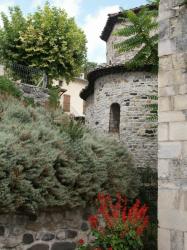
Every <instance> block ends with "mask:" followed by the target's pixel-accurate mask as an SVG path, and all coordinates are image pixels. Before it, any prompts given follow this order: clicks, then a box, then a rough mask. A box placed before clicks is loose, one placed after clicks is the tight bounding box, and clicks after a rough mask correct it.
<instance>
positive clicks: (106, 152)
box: [0, 96, 139, 213]
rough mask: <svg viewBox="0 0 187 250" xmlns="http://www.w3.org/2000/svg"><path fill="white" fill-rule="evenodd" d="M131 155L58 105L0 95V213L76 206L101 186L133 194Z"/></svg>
mask: <svg viewBox="0 0 187 250" xmlns="http://www.w3.org/2000/svg"><path fill="white" fill-rule="evenodd" d="M138 187H139V181H138V178H137V174H136V171H135V169H134V167H133V164H132V160H131V157H130V156H129V154H128V153H127V151H126V149H125V148H124V147H123V146H121V145H120V144H118V143H117V142H113V141H110V140H109V139H103V138H100V137H97V136H95V135H93V134H92V133H91V132H89V131H88V130H87V129H85V128H84V127H83V126H82V125H79V124H77V123H73V122H72V121H70V120H69V118H68V117H67V116H65V115H62V114H61V111H60V110H56V111H53V112H49V111H47V110H46V109H44V108H42V107H35V108H33V107H31V106H24V105H23V104H22V103H21V102H20V101H19V100H16V99H13V98H10V97H8V99H7V97H6V98H5V97H3V96H1V97H0V212H12V213H15V212H20V211H21V212H27V213H36V212H37V211H38V210H39V209H45V208H47V207H54V206H55V207H58V206H60V207H69V208H73V207H77V206H85V205H86V204H87V203H89V202H91V201H92V200H93V199H94V197H95V196H96V194H97V193H98V192H101V191H107V192H110V193H115V192H121V193H123V194H126V195H127V196H129V197H134V196H135V195H136V194H137V191H138Z"/></svg>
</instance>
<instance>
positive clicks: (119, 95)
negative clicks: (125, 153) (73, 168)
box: [85, 72, 157, 168]
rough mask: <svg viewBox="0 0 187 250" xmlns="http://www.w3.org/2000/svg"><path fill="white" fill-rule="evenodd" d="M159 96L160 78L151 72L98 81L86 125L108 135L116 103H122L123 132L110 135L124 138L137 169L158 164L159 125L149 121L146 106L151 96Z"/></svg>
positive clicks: (105, 78) (134, 73)
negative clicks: (113, 107)
mask: <svg viewBox="0 0 187 250" xmlns="http://www.w3.org/2000/svg"><path fill="white" fill-rule="evenodd" d="M155 93H157V76H156V75H155V74H152V73H148V72H129V73H116V74H109V75H106V76H103V77H100V78H98V79H97V80H96V81H95V85H94V94H92V95H91V96H89V97H88V98H87V107H86V114H85V118H86V125H87V126H88V127H90V128H92V129H94V130H95V131H97V132H99V133H103V134H105V135H108V133H109V115H110V106H111V104H112V103H118V104H120V108H121V115H120V133H119V137H118V134H111V133H110V134H109V136H114V137H115V138H117V139H120V141H122V142H123V143H124V144H125V145H126V146H127V148H128V149H129V151H130V152H132V154H133V156H134V160H135V164H136V165H137V167H152V168H156V165H157V137H156V136H154V132H153V127H155V126H157V124H156V123H155V122H151V121H149V120H148V116H149V113H150V110H149V109H148V108H147V107H146V105H147V104H148V103H149V97H148V96H150V95H153V94H155Z"/></svg>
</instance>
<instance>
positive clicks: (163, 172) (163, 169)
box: [158, 159, 170, 178]
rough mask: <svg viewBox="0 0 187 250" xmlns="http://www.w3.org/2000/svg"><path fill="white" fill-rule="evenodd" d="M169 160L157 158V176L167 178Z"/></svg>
mask: <svg viewBox="0 0 187 250" xmlns="http://www.w3.org/2000/svg"><path fill="white" fill-rule="evenodd" d="M169 164H170V160H166V159H159V160H158V178H168V176H169Z"/></svg>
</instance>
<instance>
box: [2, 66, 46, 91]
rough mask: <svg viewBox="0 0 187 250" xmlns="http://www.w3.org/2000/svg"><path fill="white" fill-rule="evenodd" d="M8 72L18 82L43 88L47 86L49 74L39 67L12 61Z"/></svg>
mask: <svg viewBox="0 0 187 250" xmlns="http://www.w3.org/2000/svg"><path fill="white" fill-rule="evenodd" d="M6 73H7V74H8V75H9V77H11V78H12V79H13V80H14V81H16V82H20V83H24V84H30V85H35V86H37V87H42V88H46V87H47V82H48V79H47V75H46V73H45V72H44V71H42V70H41V69H39V68H36V67H30V66H25V65H21V64H18V63H11V64H10V65H9V67H7V70H6Z"/></svg>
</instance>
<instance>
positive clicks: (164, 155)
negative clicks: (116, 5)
mask: <svg viewBox="0 0 187 250" xmlns="http://www.w3.org/2000/svg"><path fill="white" fill-rule="evenodd" d="M159 23H160V41H159V57H160V69H159V85H158V86H159V133H158V140H159V156H158V157H159V161H158V174H159V195H158V220H159V237H158V249H159V250H187V2H186V1H184V0H161V3H160V11H159Z"/></svg>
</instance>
